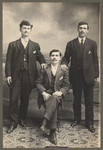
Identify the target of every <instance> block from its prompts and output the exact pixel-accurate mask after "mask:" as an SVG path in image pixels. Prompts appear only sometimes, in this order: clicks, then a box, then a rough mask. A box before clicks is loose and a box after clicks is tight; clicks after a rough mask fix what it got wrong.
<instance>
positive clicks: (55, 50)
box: [49, 49, 62, 57]
mask: <svg viewBox="0 0 103 150" xmlns="http://www.w3.org/2000/svg"><path fill="white" fill-rule="evenodd" d="M54 52H59V54H60V57H61V56H62V53H61V52H60V51H59V50H58V49H53V50H51V51H50V53H49V56H51V55H52V53H54Z"/></svg>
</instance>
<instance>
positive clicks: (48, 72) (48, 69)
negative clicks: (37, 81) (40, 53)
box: [47, 64, 51, 83]
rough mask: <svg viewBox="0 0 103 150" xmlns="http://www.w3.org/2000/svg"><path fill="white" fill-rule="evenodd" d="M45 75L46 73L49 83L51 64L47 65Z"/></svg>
mask: <svg viewBox="0 0 103 150" xmlns="http://www.w3.org/2000/svg"><path fill="white" fill-rule="evenodd" d="M47 75H48V79H49V82H50V83H51V64H49V65H48V68H47Z"/></svg>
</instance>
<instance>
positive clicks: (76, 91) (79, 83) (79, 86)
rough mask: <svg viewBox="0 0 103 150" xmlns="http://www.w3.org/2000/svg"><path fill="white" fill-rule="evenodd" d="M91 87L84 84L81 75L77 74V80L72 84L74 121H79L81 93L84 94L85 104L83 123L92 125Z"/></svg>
mask: <svg viewBox="0 0 103 150" xmlns="http://www.w3.org/2000/svg"><path fill="white" fill-rule="evenodd" d="M93 87H94V84H93V83H91V84H89V85H88V84H86V82H85V79H84V76H83V73H82V74H79V76H78V78H77V79H76V80H75V82H73V84H72V88H73V95H74V102H73V110H74V120H77V121H80V120H81V96H82V91H83V94H84V102H85V123H86V124H89V125H90V124H93V117H94V114H93Z"/></svg>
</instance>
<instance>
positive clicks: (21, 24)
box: [19, 20, 33, 29]
mask: <svg viewBox="0 0 103 150" xmlns="http://www.w3.org/2000/svg"><path fill="white" fill-rule="evenodd" d="M23 25H26V26H31V28H32V27H33V25H31V24H30V22H28V21H26V20H23V21H22V22H21V23H20V25H19V26H20V29H21V28H22V26H23Z"/></svg>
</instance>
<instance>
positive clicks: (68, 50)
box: [61, 42, 71, 66]
mask: <svg viewBox="0 0 103 150" xmlns="http://www.w3.org/2000/svg"><path fill="white" fill-rule="evenodd" d="M70 56H71V46H70V42H68V43H67V45H66V50H65V53H64V57H63V58H62V61H61V64H62V65H63V64H66V65H67V66H68V63H69V62H70Z"/></svg>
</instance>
